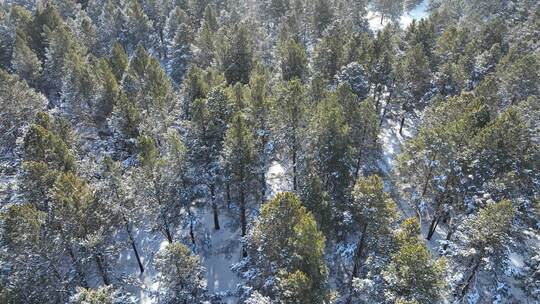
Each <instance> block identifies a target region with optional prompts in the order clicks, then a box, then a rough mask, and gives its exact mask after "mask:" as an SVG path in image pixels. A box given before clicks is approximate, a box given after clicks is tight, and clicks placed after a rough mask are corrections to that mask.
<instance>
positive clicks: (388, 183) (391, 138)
mask: <svg viewBox="0 0 540 304" xmlns="http://www.w3.org/2000/svg"><path fill="white" fill-rule="evenodd" d="M413 125H414V122H413V121H412V120H411V119H406V121H405V127H404V128H403V132H402V134H399V119H398V118H396V117H392V116H391V115H388V116H387V117H386V118H385V120H384V121H383V124H382V126H381V133H380V134H379V141H380V143H381V146H382V158H381V159H380V160H379V162H378V166H379V169H380V170H381V173H382V175H383V179H384V186H385V190H386V191H387V192H389V193H390V194H391V196H392V198H393V199H394V200H395V202H396V204H397V205H398V208H399V210H400V211H401V213H402V214H403V217H404V218H409V217H414V216H417V214H419V213H417V210H416V207H415V206H413V205H412V204H411V202H408V201H406V200H404V199H403V198H402V197H401V196H400V193H399V191H398V189H397V188H396V181H397V179H398V178H399V175H398V174H399V172H397V171H396V170H394V168H395V166H396V162H397V157H398V155H399V153H401V147H402V145H403V144H404V141H405V140H406V139H408V138H411V137H412V136H413V134H412V131H411V129H410V127H409V126H413ZM420 216H421V219H420V220H421V223H420V226H421V230H422V236H423V237H425V236H426V235H427V233H428V228H429V224H430V223H429V221H430V220H431V218H427V217H425V216H424V215H422V214H421V213H420ZM445 236H446V229H445V227H444V225H443V224H440V225H439V226H438V227H437V229H436V230H435V233H434V234H433V237H432V238H431V240H429V241H426V244H427V245H428V247H429V248H430V249H431V251H432V252H433V253H434V254H437V251H438V249H439V245H440V240H443V239H444V238H445Z"/></svg>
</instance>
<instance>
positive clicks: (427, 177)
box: [421, 152, 437, 197]
mask: <svg viewBox="0 0 540 304" xmlns="http://www.w3.org/2000/svg"><path fill="white" fill-rule="evenodd" d="M436 157H437V152H435V153H434V154H433V157H432V158H431V161H430V162H429V170H428V174H427V176H426V181H425V183H424V187H423V189H422V196H421V197H424V195H426V191H427V187H428V184H429V180H430V179H431V174H432V173H433V166H432V165H431V163H433V162H434V161H435V158H436Z"/></svg>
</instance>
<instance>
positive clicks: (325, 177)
mask: <svg viewBox="0 0 540 304" xmlns="http://www.w3.org/2000/svg"><path fill="white" fill-rule="evenodd" d="M345 116H346V115H345V112H344V110H343V107H341V105H340V104H339V103H338V99H337V96H336V95H335V94H330V95H329V96H327V97H326V98H325V99H323V100H321V101H320V103H319V104H317V107H316V108H315V109H314V113H313V114H312V117H311V120H310V124H309V127H308V131H307V133H308V136H309V141H308V144H307V145H308V147H307V148H306V154H307V158H308V163H309V165H308V166H314V170H315V172H316V174H317V175H318V176H320V178H321V183H322V184H323V185H324V189H325V190H326V191H328V193H329V194H330V195H331V196H332V197H333V198H335V199H337V200H339V199H342V198H344V195H345V189H346V187H347V186H348V185H349V183H350V174H349V163H350V152H351V149H350V145H349V144H350V142H349V138H350V137H349V136H350V127H349V125H348V124H347V121H346V119H345Z"/></svg>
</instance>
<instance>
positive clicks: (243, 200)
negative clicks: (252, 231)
mask: <svg viewBox="0 0 540 304" xmlns="http://www.w3.org/2000/svg"><path fill="white" fill-rule="evenodd" d="M240 188H241V190H240V224H241V226H242V237H244V236H245V235H246V228H247V221H246V197H245V193H244V187H243V186H242V187H240ZM242 256H243V257H246V256H247V252H246V250H245V248H242Z"/></svg>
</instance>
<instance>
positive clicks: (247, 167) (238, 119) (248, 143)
mask: <svg viewBox="0 0 540 304" xmlns="http://www.w3.org/2000/svg"><path fill="white" fill-rule="evenodd" d="M256 162H257V159H256V151H255V140H254V139H253V135H252V134H251V130H250V129H249V127H248V125H247V124H246V120H245V118H244V117H242V114H240V113H237V114H236V115H235V116H234V117H233V118H232V119H231V122H230V125H229V128H228V130H227V133H226V134H225V138H224V140H223V163H224V165H223V166H224V168H225V171H226V172H227V175H228V176H229V180H230V181H231V182H232V184H233V185H234V186H235V187H236V188H237V189H238V200H239V204H240V223H241V227H242V237H243V236H245V235H246V231H247V218H246V204H247V200H248V198H249V194H250V192H251V191H250V189H252V188H253V187H252V186H251V185H250V184H252V183H253V182H254V181H255V180H256V179H255V170H256Z"/></svg>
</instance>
